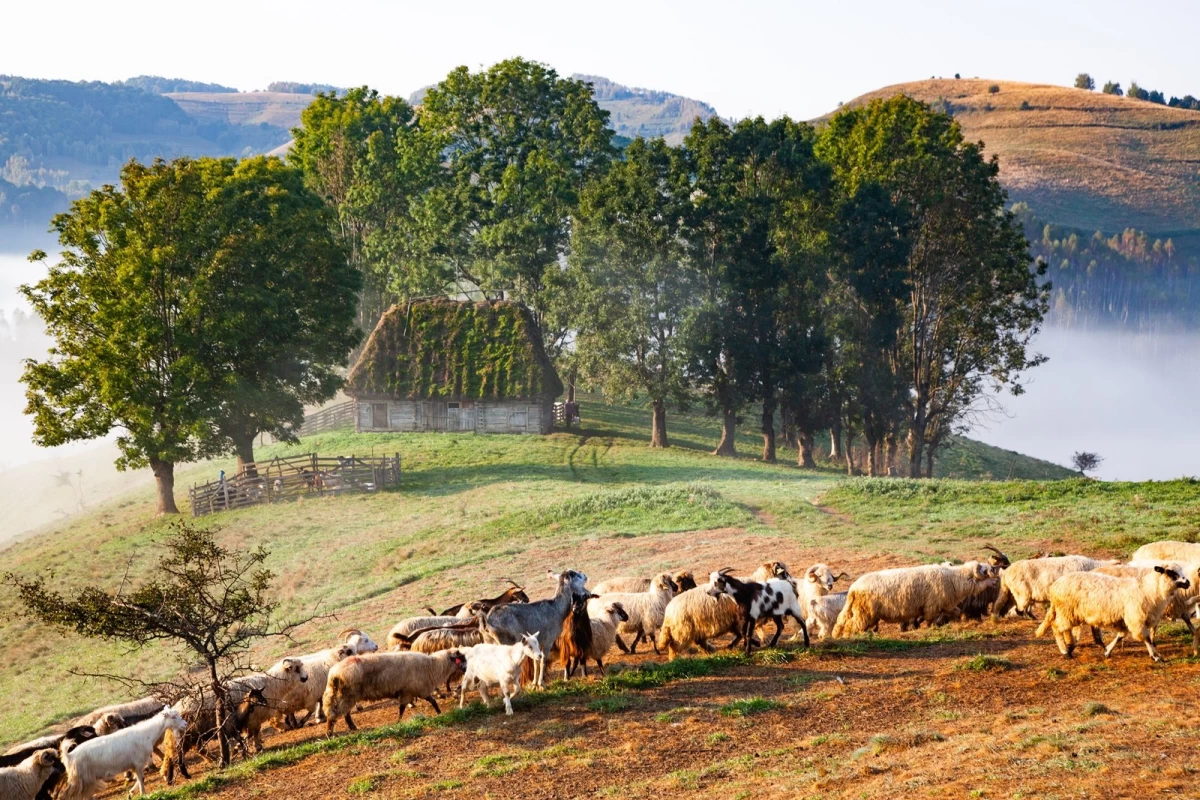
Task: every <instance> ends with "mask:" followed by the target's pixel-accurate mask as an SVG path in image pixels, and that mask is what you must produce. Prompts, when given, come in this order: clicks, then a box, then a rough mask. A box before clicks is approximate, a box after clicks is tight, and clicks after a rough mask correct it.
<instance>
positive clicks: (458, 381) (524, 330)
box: [345, 299, 563, 433]
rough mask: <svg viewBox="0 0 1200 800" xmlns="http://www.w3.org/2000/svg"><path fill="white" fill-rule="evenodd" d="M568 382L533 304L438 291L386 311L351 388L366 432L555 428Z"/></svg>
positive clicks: (349, 380)
mask: <svg viewBox="0 0 1200 800" xmlns="http://www.w3.org/2000/svg"><path fill="white" fill-rule="evenodd" d="M562 390H563V386H562V381H560V380H559V378H558V374H557V373H556V372H555V371H554V366H553V365H552V364H551V363H550V359H549V358H547V357H546V350H545V348H544V347H543V346H542V340H541V337H540V336H539V335H538V331H537V328H536V327H535V326H534V324H533V319H532V318H531V317H530V316H529V312H528V311H527V310H526V309H525V308H524V307H523V306H520V305H518V304H516V303H512V302H506V301H497V302H490V303H470V302H459V301H456V300H450V299H437V300H424V301H418V302H413V303H408V304H405V305H397V306H393V307H392V308H391V309H389V310H388V311H387V312H386V313H385V314H384V315H383V317H382V318H381V319H380V320H379V324H378V325H376V326H375V330H374V332H372V333H371V336H370V338H369V339H367V344H366V346H365V347H364V348H363V351H362V355H361V356H360V357H359V359H358V362H357V363H356V364H355V365H354V366H353V367H352V368H351V370H350V375H349V377H348V378H347V380H346V389H345V392H346V394H347V395H349V396H350V397H351V398H353V399H354V400H356V401H357V402H358V414H357V420H356V426H355V428H356V430H358V431H360V432H373V431H474V432H475V433H549V432H550V431H551V430H552V428H553V427H554V398H556V397H558V395H560V394H561V393H562Z"/></svg>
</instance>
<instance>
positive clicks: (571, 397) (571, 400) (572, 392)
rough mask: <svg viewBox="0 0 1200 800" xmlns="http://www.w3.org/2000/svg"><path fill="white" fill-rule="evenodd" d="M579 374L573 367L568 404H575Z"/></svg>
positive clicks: (568, 385) (568, 386) (568, 389)
mask: <svg viewBox="0 0 1200 800" xmlns="http://www.w3.org/2000/svg"><path fill="white" fill-rule="evenodd" d="M577 374H578V373H577V370H576V369H575V367H571V375H570V376H569V377H568V378H567V402H568V403H574V402H575V378H576V376H577ZM663 447H666V445H663Z"/></svg>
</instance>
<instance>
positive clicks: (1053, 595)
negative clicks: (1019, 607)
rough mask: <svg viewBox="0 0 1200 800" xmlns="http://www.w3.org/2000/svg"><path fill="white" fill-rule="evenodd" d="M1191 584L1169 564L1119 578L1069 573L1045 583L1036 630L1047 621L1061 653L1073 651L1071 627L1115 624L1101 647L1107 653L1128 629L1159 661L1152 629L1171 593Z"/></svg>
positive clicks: (1039, 632)
mask: <svg viewBox="0 0 1200 800" xmlns="http://www.w3.org/2000/svg"><path fill="white" fill-rule="evenodd" d="M1190 586H1191V583H1190V582H1189V581H1188V579H1187V578H1185V577H1183V576H1182V575H1180V574H1179V573H1178V572H1176V571H1175V570H1173V569H1171V568H1170V567H1164V566H1162V565H1157V566H1155V567H1154V568H1153V569H1151V570H1147V571H1146V572H1145V574H1143V575H1142V576H1141V577H1140V578H1133V577H1131V578H1119V577H1116V576H1113V575H1104V574H1102V573H1097V572H1093V571H1088V572H1071V573H1068V574H1066V575H1063V576H1062V577H1061V578H1059V579H1058V580H1056V581H1055V582H1054V584H1053V585H1052V586H1051V587H1050V610H1049V611H1047V612H1046V617H1045V619H1043V620H1042V624H1041V625H1039V626H1038V629H1037V635H1038V636H1042V635H1043V634H1045V632H1046V630H1047V628H1050V627H1051V626H1053V628H1054V640H1055V642H1056V643H1057V644H1058V650H1059V652H1060V653H1062V654H1063V656H1064V657H1066V658H1070V657H1071V656H1072V654H1073V653H1074V652H1075V636H1074V632H1073V629H1074V628H1075V627H1076V626H1077V625H1090V626H1092V628H1093V629H1095V628H1116V629H1117V635H1116V636H1115V637H1114V638H1113V640H1112V642H1111V643H1110V644H1109V645H1108V647H1106V648H1105V649H1104V656H1105V658H1107V657H1108V656H1110V655H1111V654H1112V651H1113V648H1114V647H1116V646H1117V644H1118V643H1119V642H1120V641H1121V640H1122V639H1123V638H1125V635H1126V634H1127V633H1128V634H1129V635H1130V636H1132V637H1133V638H1134V640H1136V641H1139V642H1144V643H1145V645H1146V651H1147V652H1148V653H1149V654H1150V659H1151V660H1152V661H1162V657H1161V656H1160V655H1159V654H1158V649H1157V648H1156V647H1155V646H1154V640H1153V636H1152V632H1153V630H1154V628H1155V627H1157V625H1158V623H1159V621H1160V620H1161V619H1162V614H1163V611H1164V610H1165V609H1166V607H1167V604H1168V603H1170V601H1171V597H1172V595H1173V594H1174V593H1175V592H1176V591H1177V590H1179V589H1187V588H1189V587H1190Z"/></svg>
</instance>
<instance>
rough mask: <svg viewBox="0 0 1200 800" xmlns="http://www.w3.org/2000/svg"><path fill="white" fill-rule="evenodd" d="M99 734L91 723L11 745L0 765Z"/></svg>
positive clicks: (76, 742) (9, 765) (22, 760)
mask: <svg viewBox="0 0 1200 800" xmlns="http://www.w3.org/2000/svg"><path fill="white" fill-rule="evenodd" d="M159 708H160V710H161V708H162V707H161V706H160V707H159ZM99 735H100V734H99V733H97V732H96V729H95V728H93V727H92V726H91V725H76V726H75V727H73V728H71V729H70V730H68V731H66V732H65V733H58V734H52V735H50V736H43V737H41V738H40V739H34V740H33V741H30V742H24V743H23V744H18V745H13V746H12V747H10V748H8V749H7V750H5V751H4V755H2V756H0V767H15V766H18V765H19V764H21V763H22V762H24V761H25V760H26V759H28V758H29V757H30V756H31V755H33V754H34V753H36V752H38V751H39V750H54V751H56V752H57V751H58V750H60V749H61V747H62V743H63V742H67V743H68V744H67V749H68V750H70V749H73V748H74V747H75V746H76V745H78V744H79V743H80V742H86V741H87V740H89V739H95V738H96V737H97V736H99Z"/></svg>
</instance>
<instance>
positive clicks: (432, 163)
mask: <svg viewBox="0 0 1200 800" xmlns="http://www.w3.org/2000/svg"><path fill="white" fill-rule="evenodd" d="M293 134H294V136H295V142H294V144H293V146H292V150H291V152H290V154H289V156H288V159H289V161H290V163H292V164H295V165H296V166H298V167H300V168H301V169H302V170H303V172H304V176H305V181H306V183H307V185H308V186H309V187H310V188H311V189H312V190H313V191H315V192H317V194H319V195H320V196H321V197H323V198H325V200H326V202H328V203H329V204H330V205H331V206H332V207H333V209H334V210H335V212H336V213H335V217H334V220H335V223H336V230H337V232H338V234H339V236H340V238H341V240H342V242H343V243H344V245H345V246H346V248H347V249H348V252H349V257H350V262H351V264H352V265H353V266H354V267H355V268H356V269H358V270H359V271H360V272H361V273H362V275H363V291H362V298H361V300H360V303H359V325H360V326H361V327H362V328H363V329H364V330H369V329H371V328H373V327H374V325H375V323H376V321H378V319H379V317H380V316H381V315H382V313H383V312H384V311H385V310H386V309H387V308H389V307H390V306H391V305H392V303H394V302H396V301H397V300H401V299H407V298H412V297H419V296H424V295H430V294H437V293H440V292H442V291H444V290H445V288H446V287H447V285H448V284H449V283H450V281H451V279H452V277H453V273H452V271H449V270H448V268H447V265H446V263H445V262H444V261H442V260H439V259H437V258H435V257H434V255H433V250H434V243H435V242H437V241H440V240H441V239H442V238H443V236H444V235H446V230H445V229H444V226H446V225H448V220H447V216H448V215H447V214H445V213H439V211H438V206H437V203H436V202H435V201H433V200H431V198H430V197H429V193H430V192H431V190H432V189H433V187H435V186H437V185H438V182H439V181H440V180H443V179H444V175H443V170H442V167H441V164H440V152H439V143H438V141H437V140H436V138H435V137H433V136H430V135H427V134H426V133H425V131H424V130H423V129H422V127H421V126H420V125H419V124H418V122H417V116H416V113H415V111H414V110H413V108H412V106H410V105H409V104H408V103H407V102H406V101H404V100H403V99H401V98H398V97H385V96H381V95H379V93H377V92H375V91H374V90H371V89H367V88H366V87H361V88H357V89H351V90H350V91H349V92H347V93H346V94H345V95H344V96H340V97H339V96H337V95H336V94H334V93H330V94H319V95H317V97H316V99H315V100H313V102H312V104H311V105H309V106H308V108H306V109H305V110H304V112H303V113H302V114H301V116H300V127H298V128H296V129H294V130H293Z"/></svg>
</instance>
